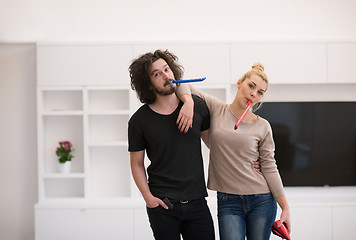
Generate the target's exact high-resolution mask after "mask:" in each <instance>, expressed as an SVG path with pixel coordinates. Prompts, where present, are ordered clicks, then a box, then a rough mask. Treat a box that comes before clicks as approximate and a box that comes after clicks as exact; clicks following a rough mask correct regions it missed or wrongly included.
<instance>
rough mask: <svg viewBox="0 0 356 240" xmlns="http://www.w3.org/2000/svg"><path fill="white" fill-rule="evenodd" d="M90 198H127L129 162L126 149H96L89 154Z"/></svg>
mask: <svg viewBox="0 0 356 240" xmlns="http://www.w3.org/2000/svg"><path fill="white" fill-rule="evenodd" d="M89 155H90V162H89V166H90V167H89V168H90V173H89V175H90V190H89V191H90V193H89V194H90V197H109V198H110V197H129V196H130V187H131V184H130V179H131V175H130V161H129V153H128V151H127V147H119V148H118V147H107V146H105V147H96V148H91V149H90V152H89Z"/></svg>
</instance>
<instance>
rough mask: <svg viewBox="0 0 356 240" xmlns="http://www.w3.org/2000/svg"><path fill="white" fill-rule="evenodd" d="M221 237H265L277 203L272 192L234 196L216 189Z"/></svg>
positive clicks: (251, 239)
mask: <svg viewBox="0 0 356 240" xmlns="http://www.w3.org/2000/svg"><path fill="white" fill-rule="evenodd" d="M217 199H218V220H219V234H220V239H221V240H244V239H245V236H247V239H248V240H268V239H269V237H270V235H271V229H272V224H273V222H274V221H275V218H276V212H277V203H276V200H275V199H274V198H273V196H272V194H271V193H264V194H255V195H235V194H228V193H221V192H218V194H217Z"/></svg>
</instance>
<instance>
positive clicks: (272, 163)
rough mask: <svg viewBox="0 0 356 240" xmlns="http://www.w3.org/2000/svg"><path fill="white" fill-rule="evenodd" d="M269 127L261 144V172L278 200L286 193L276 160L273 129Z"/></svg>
mask: <svg viewBox="0 0 356 240" xmlns="http://www.w3.org/2000/svg"><path fill="white" fill-rule="evenodd" d="M268 127H269V128H268V130H267V134H266V136H265V137H264V139H262V140H261V141H260V143H259V151H260V162H261V171H262V174H263V176H264V178H265V179H266V181H267V184H268V186H269V188H270V190H271V192H272V194H273V196H274V198H278V197H281V196H284V195H285V193H284V189H283V183H282V179H281V176H280V175H279V172H278V169H277V164H276V160H275V158H274V150H275V145H274V141H273V137H272V129H271V127H270V125H269V124H268Z"/></svg>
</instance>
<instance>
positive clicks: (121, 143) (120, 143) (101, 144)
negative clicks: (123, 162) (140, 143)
mask: <svg viewBox="0 0 356 240" xmlns="http://www.w3.org/2000/svg"><path fill="white" fill-rule="evenodd" d="M88 146H89V147H115V146H117V147H127V146H128V142H127V141H111V142H93V143H89V144H88Z"/></svg>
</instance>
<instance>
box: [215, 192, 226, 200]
mask: <svg viewBox="0 0 356 240" xmlns="http://www.w3.org/2000/svg"><path fill="white" fill-rule="evenodd" d="M227 196H228V194H227V193H223V192H217V199H218V202H223V201H226V200H227Z"/></svg>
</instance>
